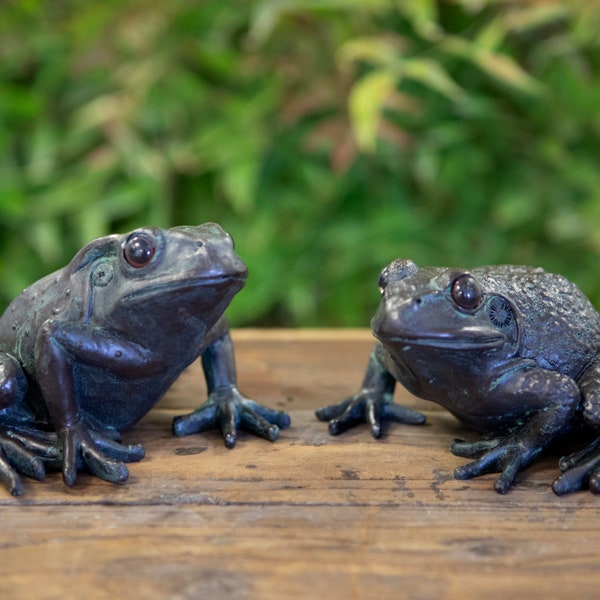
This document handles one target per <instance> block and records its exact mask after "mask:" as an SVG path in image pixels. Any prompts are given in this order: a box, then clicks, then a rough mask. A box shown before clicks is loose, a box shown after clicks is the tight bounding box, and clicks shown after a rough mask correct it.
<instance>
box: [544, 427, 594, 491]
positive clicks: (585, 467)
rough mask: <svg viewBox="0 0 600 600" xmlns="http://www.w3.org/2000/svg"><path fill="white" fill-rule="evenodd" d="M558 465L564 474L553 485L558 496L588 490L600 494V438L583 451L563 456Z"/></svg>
mask: <svg viewBox="0 0 600 600" xmlns="http://www.w3.org/2000/svg"><path fill="white" fill-rule="evenodd" d="M558 464H559V467H560V470H561V471H563V473H562V475H559V476H558V477H557V478H556V479H555V480H554V483H553V484H552V489H553V490H554V492H555V493H556V494H558V495H559V496H562V495H563V494H569V493H571V492H576V491H578V490H584V489H586V488H587V489H589V490H590V492H592V493H593V494H600V437H598V438H596V439H595V440H594V441H593V442H592V443H590V444H589V445H588V446H586V447H585V448H584V449H583V450H580V451H579V452H574V453H573V454H569V455H568V456H563V457H562V458H561V459H560V461H559V463H558Z"/></svg>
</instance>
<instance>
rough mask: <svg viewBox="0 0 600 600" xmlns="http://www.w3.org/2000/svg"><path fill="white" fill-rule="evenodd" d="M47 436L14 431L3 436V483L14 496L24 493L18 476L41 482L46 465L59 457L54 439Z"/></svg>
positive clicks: (0, 465) (0, 474) (0, 467)
mask: <svg viewBox="0 0 600 600" xmlns="http://www.w3.org/2000/svg"><path fill="white" fill-rule="evenodd" d="M44 437H45V434H40V435H39V436H38V435H33V434H28V433H26V432H22V431H12V430H7V431H3V432H1V433H0V482H1V483H2V485H3V486H4V487H5V488H6V489H7V490H8V491H9V492H10V493H11V494H12V495H13V496H20V495H21V493H22V492H23V486H22V483H21V478H20V477H19V473H22V474H23V475H26V476H28V477H32V478H33V479H37V480H39V481H42V480H43V479H44V477H45V475H46V468H45V465H44V462H45V461H49V462H51V461H52V460H54V459H56V458H57V457H58V452H56V449H55V448H54V447H53V446H52V444H51V440H45V439H44ZM49 442H50V443H49Z"/></svg>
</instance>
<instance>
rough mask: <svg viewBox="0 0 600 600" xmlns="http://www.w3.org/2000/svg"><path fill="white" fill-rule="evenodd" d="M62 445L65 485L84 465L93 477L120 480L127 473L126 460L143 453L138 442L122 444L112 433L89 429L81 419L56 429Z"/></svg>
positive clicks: (136, 457) (74, 477)
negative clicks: (127, 444)
mask: <svg viewBox="0 0 600 600" xmlns="http://www.w3.org/2000/svg"><path fill="white" fill-rule="evenodd" d="M59 444H60V447H61V449H62V471H63V478H64V481H65V483H66V484H67V485H73V484H74V483H75V479H76V478H77V472H78V471H79V470H80V469H82V468H86V469H87V470H88V471H90V472H91V473H92V474H93V475H96V477H99V478H100V479H104V480H105V481H110V482H112V483H123V482H124V481H126V480H127V478H128V477H129V471H128V470H127V467H126V466H125V463H126V462H136V461H139V460H141V459H142V458H143V457H144V449H143V447H142V446H140V445H139V444H135V445H130V446H125V445H123V444H120V443H119V442H117V441H116V440H115V439H114V436H112V435H110V434H107V433H101V432H98V431H94V430H92V429H88V427H87V426H86V425H84V424H83V423H81V422H77V423H74V424H73V425H71V426H69V427H63V429H61V431H60V433H59Z"/></svg>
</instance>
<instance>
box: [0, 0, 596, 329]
mask: <svg viewBox="0 0 600 600" xmlns="http://www.w3.org/2000/svg"><path fill="white" fill-rule="evenodd" d="M599 9H600V4H599V3H598V2H597V0H586V1H584V0H571V1H569V2H567V1H566V0H565V1H564V2H559V1H558V0H546V1H545V2H540V1H537V0H524V1H521V2H516V1H511V0H490V1H487V2H486V1H484V0H439V1H438V2H435V1H434V0H419V1H413V0H377V1H370V2H365V1H364V0H362V1H359V0H319V1H318V0H289V1H284V0H262V1H256V2H222V1H221V0H205V1H204V2H192V1H191V0H172V1H171V2H168V3H166V2H158V1H157V0H128V1H126V2H123V1H118V2H117V1H116V0H106V1H105V2H102V3H91V2H84V1H83V0H64V1H62V2H60V3H58V2H41V1H39V0H21V1H19V2H12V3H8V4H6V3H5V4H3V7H2V8H1V9H0V13H1V14H0V277H1V280H2V282H3V286H2V288H1V290H0V304H1V305H3V306H4V305H6V303H7V302H8V301H9V300H10V298H12V297H13V296H14V295H16V294H17V293H18V292H19V291H20V289H21V288H22V287H24V286H25V285H27V284H28V283H30V282H31V281H33V280H35V279H37V278H38V277H40V276H42V275H44V274H45V273H47V272H49V271H50V270H52V269H55V268H58V267H60V266H62V265H63V264H65V263H66V262H67V261H68V260H69V259H70V258H71V256H72V255H73V254H74V253H75V252H76V250H77V249H78V248H79V247H80V246H81V245H83V244H84V243H85V242H87V241H89V240H90V239H91V238H93V237H97V236H100V235H104V234H106V233H109V232H115V231H127V230H129V229H132V228H134V227H136V226H139V225H144V224H154V225H159V226H170V225H174V224H181V223H192V224H193V223H199V222H205V221H209V220H213V221H217V222H219V223H221V224H222V225H223V226H224V227H225V228H226V229H227V230H229V231H230V233H232V235H233V236H234V238H235V239H236V244H237V248H238V251H239V253H240V254H241V256H242V257H243V258H244V260H245V261H246V262H247V264H248V265H249V268H250V279H249V282H248V285H247V289H246V290H245V291H244V292H243V293H242V294H240V295H239V296H238V297H237V298H236V300H235V301H234V303H233V306H232V309H231V315H230V316H231V318H232V320H233V322H234V323H235V324H270V325H272V324H285V325H335V326H337V325H360V326H364V325H367V324H368V320H369V318H370V315H371V314H372V313H373V311H374V309H375V306H376V304H377V301H378V297H377V288H376V283H377V275H378V272H379V270H380V269H381V268H382V267H383V266H384V265H385V264H387V263H388V262H390V261H391V260H392V259H394V258H396V257H399V256H405V257H410V258H413V259H414V260H415V261H416V262H418V263H421V264H456V265H462V266H476V265H480V264H484V263H496V262H515V263H529V264H536V265H541V266H544V267H546V268H548V269H552V270H556V271H560V272H562V273H564V274H566V275H567V276H569V277H571V278H572V279H574V280H575V281H576V282H578V283H579V284H580V285H581V287H582V288H583V289H584V290H585V291H586V292H587V293H588V294H589V295H590V296H591V297H592V298H593V300H594V301H595V302H596V303H597V304H598V305H600V277H599V276H598V274H599V273H600V264H599V263H600V260H599V254H600V227H599V226H598V225H597V223H599V222H600V164H599V161H598V157H599V156H600V109H599V108H598V107H600V76H599V72H598V68H599V66H600V52H599V43H600V41H599V38H598V36H597V31H598V27H599V26H600V17H599V15H600V10H599Z"/></svg>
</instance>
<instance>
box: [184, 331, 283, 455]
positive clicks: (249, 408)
mask: <svg viewBox="0 0 600 600" xmlns="http://www.w3.org/2000/svg"><path fill="white" fill-rule="evenodd" d="M202 367H203V369H204V374H205V377H206V384H207V389H208V399H207V400H206V402H204V403H203V404H202V405H201V406H200V407H198V408H197V409H196V410H195V411H194V412H192V413H190V414H188V415H183V416H179V417H175V419H174V420H173V433H174V434H175V435H177V436H184V435H190V434H192V433H199V432H202V431H206V430H208V429H219V428H220V429H221V431H222V432H223V439H224V441H225V446H227V448H233V447H234V446H235V444H236V441H237V433H238V430H239V429H242V430H245V431H248V432H250V433H253V434H254V435H258V436H260V437H262V438H265V439H267V440H270V441H272V442H274V441H275V440H276V439H277V438H278V437H279V429H287V428H288V427H289V426H290V417H289V415H288V414H287V413H285V412H282V411H279V410H274V409H271V408H267V407H266V406H262V405H261V404H258V403H257V402H254V401H253V400H250V399H249V398H246V397H245V396H243V395H242V394H241V393H240V391H239V390H238V388H237V380H236V369H235V358H234V351H233V342H232V340H231V337H230V335H229V332H228V331H227V330H225V331H224V332H223V333H222V335H220V337H218V338H217V339H216V340H215V341H213V342H212V343H211V344H210V345H209V346H208V347H207V348H206V350H205V351H204V352H203V353H202Z"/></svg>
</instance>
